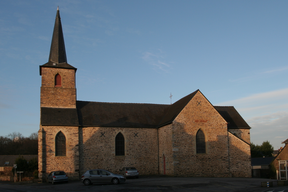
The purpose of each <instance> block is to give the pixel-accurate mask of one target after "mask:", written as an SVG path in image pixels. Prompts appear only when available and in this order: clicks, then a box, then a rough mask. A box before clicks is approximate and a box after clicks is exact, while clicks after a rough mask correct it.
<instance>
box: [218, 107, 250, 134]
mask: <svg viewBox="0 0 288 192" xmlns="http://www.w3.org/2000/svg"><path fill="white" fill-rule="evenodd" d="M214 108H215V109H216V110H217V111H218V113H219V114H220V115H221V116H222V117H223V118H224V119H225V120H226V122H227V123H228V129H250V128H251V127H250V126H249V125H248V124H247V123H246V121H245V120H244V119H243V118H242V117H241V115H240V114H239V113H238V112H237V111H236V109H235V108H234V107H233V106H214Z"/></svg>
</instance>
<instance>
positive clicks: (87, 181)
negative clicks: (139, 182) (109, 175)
mask: <svg viewBox="0 0 288 192" xmlns="http://www.w3.org/2000/svg"><path fill="white" fill-rule="evenodd" d="M83 183H84V185H91V181H90V180H89V179H85V180H84V181H83Z"/></svg>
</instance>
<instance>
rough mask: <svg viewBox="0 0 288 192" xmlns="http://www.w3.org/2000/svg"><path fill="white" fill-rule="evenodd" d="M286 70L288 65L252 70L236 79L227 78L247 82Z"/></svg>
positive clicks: (231, 80) (232, 80)
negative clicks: (250, 72)
mask: <svg viewBox="0 0 288 192" xmlns="http://www.w3.org/2000/svg"><path fill="white" fill-rule="evenodd" d="M287 70H288V66H286V67H280V68H275V69H270V70H265V71H256V72H253V73H252V74H249V75H246V76H242V77H239V78H236V79H229V81H230V82H248V81H252V80H254V79H260V78H267V77H268V75H277V74H279V73H281V72H284V71H287Z"/></svg>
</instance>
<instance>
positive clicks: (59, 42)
mask: <svg viewBox="0 0 288 192" xmlns="http://www.w3.org/2000/svg"><path fill="white" fill-rule="evenodd" d="M49 61H50V62H53V63H55V64H59V63H67V57H66V51H65V43H64V36H63V31H62V24H61V18H60V13H59V7H57V13H56V19H55V25H54V31H53V36H52V42H51V48H50V56H49Z"/></svg>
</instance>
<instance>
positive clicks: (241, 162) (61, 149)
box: [38, 10, 251, 179]
mask: <svg viewBox="0 0 288 192" xmlns="http://www.w3.org/2000/svg"><path fill="white" fill-rule="evenodd" d="M76 70H77V69H76V68H75V67H73V66H72V65H70V64H68V63H67V58H66V51H65V44H64V38H63V32H62V25H61V20H60V15H59V10H57V14H56V20H55V26H54V31H53V36H52V43H51V49H50V56H49V61H48V62H47V63H46V64H43V65H40V75H41V80H42V82H41V96H40V97H41V101H40V102H41V103H40V108H41V113H40V115H41V117H40V129H39V132H38V134H39V135H38V138H39V139H38V140H39V141H38V142H39V143H38V146H39V147H38V148H39V149H38V150H39V151H38V159H39V160H38V161H39V176H40V178H42V179H45V178H46V176H47V174H49V172H51V171H55V170H63V171H65V172H66V173H67V174H68V176H69V177H70V178H71V179H72V178H74V179H79V177H81V175H82V174H83V173H84V172H85V171H86V170H88V169H96V168H102V169H107V170H109V171H111V172H115V173H118V172H119V169H121V168H122V167H125V166H133V167H136V168H137V169H138V170H139V173H140V175H171V176H193V177H251V160H250V127H249V125H248V124H247V123H246V122H245V120H244V119H243V118H242V117H241V116H240V114H239V113H238V112H237V111H236V109H235V108H234V107H232V106H213V105H212V104H211V103H210V102H209V100H208V99H207V98H206V97H205V96H204V95H203V93H202V92H201V91H200V90H196V91H194V92H192V93H191V94H189V95H187V96H185V97H183V98H182V99H180V100H178V101H177V102H175V103H173V104H171V105H163V104H138V103H137V104H136V103H134V104H133V103H105V102H90V101H79V100H77V92H76V82H75V76H76Z"/></svg>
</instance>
